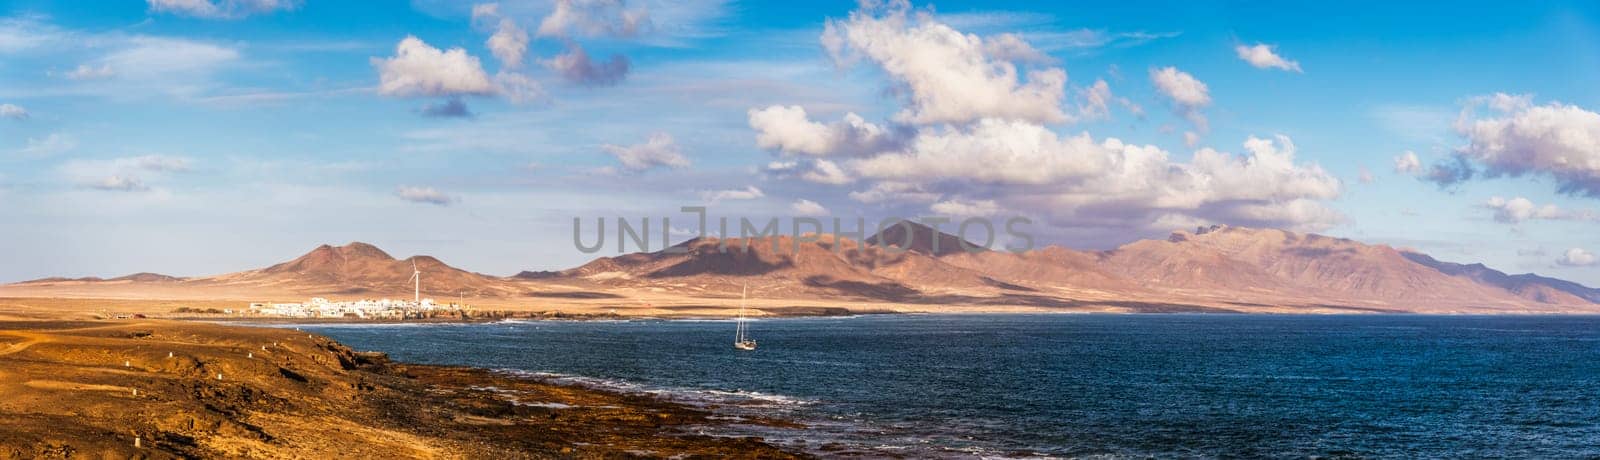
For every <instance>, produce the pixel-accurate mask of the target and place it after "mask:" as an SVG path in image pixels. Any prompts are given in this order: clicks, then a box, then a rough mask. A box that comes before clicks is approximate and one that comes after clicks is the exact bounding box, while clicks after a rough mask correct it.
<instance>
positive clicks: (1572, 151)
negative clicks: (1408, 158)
mask: <svg viewBox="0 0 1600 460" xmlns="http://www.w3.org/2000/svg"><path fill="white" fill-rule="evenodd" d="M1481 106H1487V107H1489V109H1490V110H1491V111H1492V114H1490V115H1487V116H1480V115H1479V114H1478V113H1477V111H1476V110H1475V108H1477V107H1481ZM1455 129H1456V131H1457V132H1458V133H1459V134H1460V135H1461V136H1462V137H1463V138H1464V139H1465V140H1466V141H1467V144H1466V145H1462V146H1460V147H1459V148H1457V149H1456V152H1455V161H1456V163H1455V164H1454V165H1450V166H1449V167H1450V168H1451V169H1450V170H1451V171H1452V172H1454V173H1455V174H1454V175H1445V176H1442V177H1439V178H1435V182H1440V183H1441V184H1449V183H1453V182H1451V181H1452V180H1453V181H1461V180H1470V179H1472V178H1473V177H1474V174H1473V173H1474V172H1475V171H1476V170H1477V168H1481V169H1482V171H1481V172H1482V173H1483V176H1485V177H1521V176H1524V175H1536V176H1546V177H1550V178H1552V179H1554V180H1555V181H1556V185H1557V191H1559V192H1561V193H1566V194H1572V195H1581V196H1587V197H1590V198H1600V113H1595V112H1592V111H1589V110H1585V109H1583V108H1580V107H1578V106H1575V105H1567V104H1562V103H1560V102H1551V103H1548V104H1545V105H1534V104H1533V103H1532V98H1531V97H1529V96H1512V95H1507V94H1503V93H1502V94H1495V95H1493V96H1487V97H1481V98H1474V99H1473V100H1471V101H1469V103H1468V104H1467V106H1466V107H1465V108H1464V109H1463V110H1462V113H1461V116H1460V118H1459V119H1457V121H1456V123H1455Z"/></svg>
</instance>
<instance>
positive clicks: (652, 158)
mask: <svg viewBox="0 0 1600 460" xmlns="http://www.w3.org/2000/svg"><path fill="white" fill-rule="evenodd" d="M600 148H601V150H604V151H605V152H606V153H609V154H611V155H612V156H615V157H617V161H620V162H622V167H623V168H627V169H628V170H630V171H645V170H649V169H653V168H657V167H668V168H682V167H686V166H689V159H688V158H684V156H683V154H682V153H680V152H679V151H678V143H677V141H674V140H673V139H672V135H671V134H667V133H661V132H658V133H655V134H651V135H650V139H649V140H647V141H645V143H643V144H634V145H627V146H622V145H612V144H606V145H602V146H600Z"/></svg>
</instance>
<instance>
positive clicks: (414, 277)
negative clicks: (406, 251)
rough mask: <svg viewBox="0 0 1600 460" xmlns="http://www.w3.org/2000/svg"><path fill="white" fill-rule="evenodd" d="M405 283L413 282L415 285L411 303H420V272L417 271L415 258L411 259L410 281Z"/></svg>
mask: <svg viewBox="0 0 1600 460" xmlns="http://www.w3.org/2000/svg"><path fill="white" fill-rule="evenodd" d="M406 281H415V282H416V283H417V284H416V285H415V286H416V287H415V289H416V290H415V291H413V294H412V303H417V304H420V303H422V270H417V258H415V257H412V258H411V279H408V280H406Z"/></svg>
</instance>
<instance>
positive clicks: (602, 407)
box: [0, 321, 800, 458]
mask: <svg viewBox="0 0 1600 460" xmlns="http://www.w3.org/2000/svg"><path fill="white" fill-rule="evenodd" d="M0 420H4V422H0V425H3V427H4V429H0V458H68V457H72V458H78V457H95V458H99V457H104V458H195V457H202V458H217V457H258V458H261V457H265V458H332V457H344V458H352V457H370V458H552V457H557V458H563V457H564V458H614V457H658V458H665V457H717V458H793V457H797V456H800V455H799V454H793V453H789V452H785V451H782V450H779V449H778V448H776V447H773V446H771V445H769V444H766V443H764V442H761V441H760V440H759V439H754V438H724V437H710V436H704V435H695V434H692V433H693V428H694V427H702V426H706V425H715V424H717V423H720V422H717V421H715V420H714V419H712V418H710V414H708V413H706V412H703V411H700V410H695V409H691V408H688V407H684V406H681V405H677V404H673V403H669V402H664V401H660V400H656V399H652V398H648V397H644V396H637V395H625V394H617V393H609V392H603V391H597V390H592V389H587V388H578V387H572V386H564V385H555V384H549V383H543V382H540V381H536V380H530V379H524V378H518V377H514V376H508V375H502V374H499V373H495V372H490V371H487V370H482V369H471V368H455V367H440V366H421V365H409V364H399V363H393V362H390V361H389V360H388V359H387V358H386V357H384V356H383V355H381V354H376V353H360V352H356V351H354V350H351V349H350V348H348V347H345V346H344V345H341V344H339V343H337V342H334V341H332V340H330V339H327V338H325V337H321V336H316V335H309V334H306V333H303V332H298V331H295V330H289V329H268V328H251V327H230V326H221V325H212V324H201V323H187V322H176V321H4V322H0ZM763 423H774V424H777V423H781V422H763Z"/></svg>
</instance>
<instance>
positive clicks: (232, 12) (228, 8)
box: [146, 0, 300, 19]
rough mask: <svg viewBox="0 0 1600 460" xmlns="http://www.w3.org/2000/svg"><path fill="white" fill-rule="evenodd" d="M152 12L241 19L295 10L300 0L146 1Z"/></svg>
mask: <svg viewBox="0 0 1600 460" xmlns="http://www.w3.org/2000/svg"><path fill="white" fill-rule="evenodd" d="M146 3H148V4H149V6H150V11H151V12H157V13H169V14H175V15H179V16H189V17H195V18H202V19H239V18H243V17H246V16H250V15H254V14H262V13H271V12H274V11H284V10H293V9H295V8H297V7H299V5H300V2H299V1H298V0H218V1H212V0H146Z"/></svg>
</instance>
